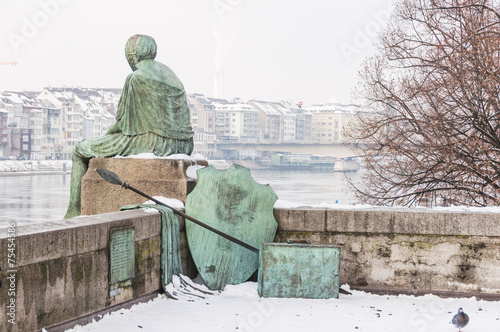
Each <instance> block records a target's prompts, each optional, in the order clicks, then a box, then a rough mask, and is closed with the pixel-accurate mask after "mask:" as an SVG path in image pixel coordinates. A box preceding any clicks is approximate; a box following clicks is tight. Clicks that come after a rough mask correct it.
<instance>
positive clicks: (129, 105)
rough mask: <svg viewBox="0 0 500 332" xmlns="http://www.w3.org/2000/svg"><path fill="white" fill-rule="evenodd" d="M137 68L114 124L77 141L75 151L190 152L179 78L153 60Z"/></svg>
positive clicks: (90, 153) (101, 153) (113, 153)
mask: <svg viewBox="0 0 500 332" xmlns="http://www.w3.org/2000/svg"><path fill="white" fill-rule="evenodd" d="M137 68H138V69H137V70H136V71H134V72H133V73H131V74H130V75H129V76H128V77H127V80H126V81H125V85H124V87H123V91H122V94H121V97H120V101H119V102H118V110H117V114H116V123H115V124H114V125H113V126H111V127H110V128H109V130H108V131H107V132H106V135H104V136H102V137H96V138H92V139H89V140H84V141H82V142H80V143H78V144H77V146H76V148H75V151H74V153H75V154H77V155H78V156H80V157H82V158H93V157H112V156H116V155H120V156H129V155H133V154H139V153H146V152H153V153H154V154H155V155H157V156H168V155H170V154H174V153H184V154H191V152H192V149H193V141H192V137H193V130H192V127H191V121H190V116H189V108H188V104H187V100H186V94H185V91H184V87H183V85H182V83H181V81H180V80H179V79H178V78H177V76H176V75H175V74H174V73H173V72H172V70H170V68H168V67H167V66H165V65H163V64H161V63H159V62H156V61H154V60H144V61H141V62H140V63H138V64H137Z"/></svg>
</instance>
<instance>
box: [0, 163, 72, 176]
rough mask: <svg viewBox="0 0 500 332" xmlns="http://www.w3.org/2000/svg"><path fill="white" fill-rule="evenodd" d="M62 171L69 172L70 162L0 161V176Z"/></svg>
mask: <svg viewBox="0 0 500 332" xmlns="http://www.w3.org/2000/svg"><path fill="white" fill-rule="evenodd" d="M64 171H66V172H70V171H71V160H0V176H1V175H2V174H9V175H13V174H14V173H19V172H64Z"/></svg>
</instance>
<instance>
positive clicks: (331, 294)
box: [258, 243, 340, 299]
mask: <svg viewBox="0 0 500 332" xmlns="http://www.w3.org/2000/svg"><path fill="white" fill-rule="evenodd" d="M259 256H260V257H259V260H260V266H259V279H258V292H259V295H260V296H262V297H284V298H296V297H301V298H310V299H328V298H338V296H339V262H340V248H339V247H337V246H331V245H314V244H285V243H265V244H263V245H262V248H261V250H260V253H259Z"/></svg>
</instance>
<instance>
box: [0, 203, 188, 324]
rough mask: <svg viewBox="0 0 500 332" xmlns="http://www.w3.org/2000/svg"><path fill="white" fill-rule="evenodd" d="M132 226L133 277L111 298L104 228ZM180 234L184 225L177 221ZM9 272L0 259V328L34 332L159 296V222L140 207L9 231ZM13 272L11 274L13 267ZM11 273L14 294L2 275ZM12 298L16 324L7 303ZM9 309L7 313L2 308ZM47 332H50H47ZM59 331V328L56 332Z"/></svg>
mask: <svg viewBox="0 0 500 332" xmlns="http://www.w3.org/2000/svg"><path fill="white" fill-rule="evenodd" d="M123 227H133V229H134V231H135V232H134V233H135V266H134V272H135V275H134V278H132V279H131V282H130V283H128V284H123V285H119V286H120V288H121V294H119V295H116V296H110V286H111V285H109V275H110V273H109V241H110V237H109V234H110V230H113V229H119V228H123ZM181 230H182V231H183V230H184V223H183V222H181ZM15 235H16V236H15V243H16V247H15V248H16V250H15V265H16V267H15V269H14V268H10V269H9V261H8V255H7V254H2V255H1V258H0V267H1V270H0V280H1V282H2V284H1V285H0V307H1V308H2V309H3V312H2V313H1V314H0V331H19V332H27V331H35V330H40V329H41V328H43V327H49V326H52V325H55V324H60V323H63V322H65V321H68V320H72V319H75V318H77V317H82V316H85V315H87V314H91V313H94V312H97V311H99V310H101V309H104V308H108V307H111V306H114V305H117V304H120V303H123V302H126V301H129V300H133V299H136V298H140V297H144V296H147V295H149V294H152V295H154V294H156V293H158V292H159V291H160V289H161V287H160V254H161V241H160V240H161V239H160V235H161V221H160V215H159V214H158V213H146V212H144V211H140V210H132V211H122V212H113V213H106V214H100V215H95V216H82V217H77V218H73V219H68V220H63V221H54V222H46V223H42V224H35V225H26V226H19V227H16V229H15ZM8 239H9V237H8V229H7V228H1V229H0V250H1V252H2V253H7V252H8V244H9V241H8ZM181 246H182V250H181V256H182V260H183V268H184V271H185V274H187V275H190V276H191V277H194V276H196V272H195V269H194V270H193V268H194V266H193V264H192V260H191V257H190V255H189V251H188V249H187V240H186V237H185V233H184V232H181ZM13 269H14V271H15V272H12V271H11V270H13ZM12 275H14V276H15V287H13V290H14V292H15V296H11V295H9V286H10V281H8V280H9V279H7V277H9V276H12ZM12 298H14V299H15V310H12V312H13V313H14V314H15V319H14V321H15V325H13V324H11V323H9V322H8V320H9V319H11V318H12V316H6V313H9V311H10V309H8V305H9V304H10V302H11V299H12ZM8 310H9V311H8ZM49 331H51V330H50V329H49ZM58 331H63V330H61V329H58Z"/></svg>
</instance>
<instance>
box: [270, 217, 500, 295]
mask: <svg viewBox="0 0 500 332" xmlns="http://www.w3.org/2000/svg"><path fill="white" fill-rule="evenodd" d="M275 216H276V219H277V220H279V232H278V236H277V239H276V242H284V241H286V239H288V238H306V239H309V240H311V242H312V243H324V244H335V245H338V246H340V247H341V266H340V281H341V284H342V283H348V284H349V285H351V286H353V287H355V288H356V287H358V288H363V287H366V288H369V289H373V290H376V289H393V290H401V291H405V292H420V293H422V292H427V291H437V292H441V291H443V292H474V293H489V294H500V264H499V263H500V214H496V213H478V212H474V213H470V212H445V211H442V212H439V211H432V210H418V209H417V210H415V209H379V208H374V209H363V210H359V209H356V210H340V209H331V210H327V209H307V208H304V209H295V210H288V209H275Z"/></svg>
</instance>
